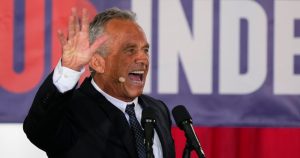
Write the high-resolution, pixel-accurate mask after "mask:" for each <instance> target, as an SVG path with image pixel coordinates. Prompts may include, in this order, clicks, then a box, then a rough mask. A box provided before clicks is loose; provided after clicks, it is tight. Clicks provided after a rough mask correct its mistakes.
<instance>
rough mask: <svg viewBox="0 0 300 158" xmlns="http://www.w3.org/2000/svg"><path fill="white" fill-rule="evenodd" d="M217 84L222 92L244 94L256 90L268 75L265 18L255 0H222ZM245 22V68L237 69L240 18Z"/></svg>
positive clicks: (238, 65)
mask: <svg viewBox="0 0 300 158" xmlns="http://www.w3.org/2000/svg"><path fill="white" fill-rule="evenodd" d="M220 4H221V6H220V9H221V11H220V19H221V23H220V25H221V26H220V27H221V28H220V49H219V50H220V59H219V60H220V65H219V71H220V86H219V90H220V93H221V94H247V93H251V92H254V91H255V90H257V89H258V88H259V87H261V85H262V84H263V82H264V81H265V78H266V74H267V20H266V19H267V18H266V14H265V12H264V10H263V8H262V7H261V6H260V5H258V3H257V2H255V1H221V3H220ZM241 19H246V20H247V22H248V39H247V45H248V55H247V62H248V65H247V67H248V71H247V73H245V74H240V73H239V68H240V64H239V63H240V62H239V61H240V53H243V52H240V51H239V50H240V39H239V37H240V20H241Z"/></svg>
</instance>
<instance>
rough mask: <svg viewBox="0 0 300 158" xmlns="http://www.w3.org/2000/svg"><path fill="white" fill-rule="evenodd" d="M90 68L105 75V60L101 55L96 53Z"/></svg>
mask: <svg viewBox="0 0 300 158" xmlns="http://www.w3.org/2000/svg"><path fill="white" fill-rule="evenodd" d="M89 66H90V67H91V68H93V69H94V70H95V71H96V72H97V73H104V69H105V60H104V59H103V57H102V56H101V55H100V54H97V53H95V54H94V55H93V56H92V59H91V60H90V62H89Z"/></svg>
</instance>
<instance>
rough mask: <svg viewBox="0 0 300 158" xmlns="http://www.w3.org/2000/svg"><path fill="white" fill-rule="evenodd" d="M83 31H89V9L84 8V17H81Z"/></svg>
mask: <svg viewBox="0 0 300 158" xmlns="http://www.w3.org/2000/svg"><path fill="white" fill-rule="evenodd" d="M81 20H82V21H81V31H82V32H88V31H89V15H88V11H87V9H85V8H83V9H82V19H81Z"/></svg>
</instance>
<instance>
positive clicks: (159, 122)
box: [139, 96, 168, 157]
mask: <svg viewBox="0 0 300 158" xmlns="http://www.w3.org/2000/svg"><path fill="white" fill-rule="evenodd" d="M139 104H140V105H141V106H142V108H145V107H149V106H151V104H153V103H150V102H147V99H144V98H143V96H140V97H139ZM151 107H153V106H151ZM153 110H155V112H156V117H157V118H156V119H157V120H156V126H155V130H156V133H157V135H158V137H159V140H160V143H161V146H162V151H163V157H168V156H167V151H166V148H167V146H168V144H167V142H166V139H165V138H164V137H166V136H168V135H163V133H167V131H166V129H165V128H164V126H163V125H162V122H163V121H164V120H163V119H162V118H161V115H159V111H158V110H157V109H155V108H153Z"/></svg>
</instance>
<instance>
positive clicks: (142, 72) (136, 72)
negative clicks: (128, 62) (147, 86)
mask: <svg viewBox="0 0 300 158" xmlns="http://www.w3.org/2000/svg"><path fill="white" fill-rule="evenodd" d="M131 73H134V74H144V71H132V72H131Z"/></svg>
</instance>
